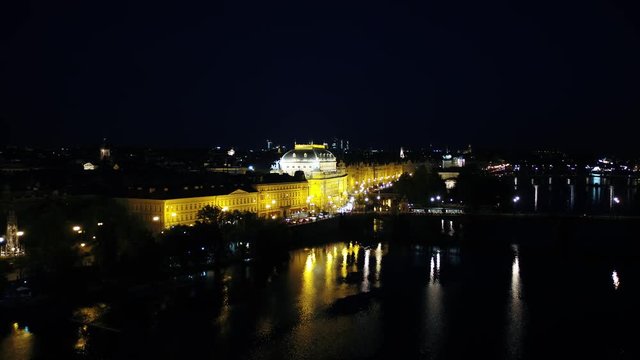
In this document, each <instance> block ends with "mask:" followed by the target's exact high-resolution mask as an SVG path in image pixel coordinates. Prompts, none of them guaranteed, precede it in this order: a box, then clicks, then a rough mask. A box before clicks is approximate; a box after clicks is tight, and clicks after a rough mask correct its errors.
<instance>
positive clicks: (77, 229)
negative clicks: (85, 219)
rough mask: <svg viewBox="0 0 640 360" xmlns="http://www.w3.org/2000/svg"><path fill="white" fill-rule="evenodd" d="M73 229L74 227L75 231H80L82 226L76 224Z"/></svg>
mask: <svg viewBox="0 0 640 360" xmlns="http://www.w3.org/2000/svg"><path fill="white" fill-rule="evenodd" d="M71 229H72V230H73V231H76V232H78V231H80V229H82V228H81V227H80V226H78V225H75V226H74V227H72V228H71Z"/></svg>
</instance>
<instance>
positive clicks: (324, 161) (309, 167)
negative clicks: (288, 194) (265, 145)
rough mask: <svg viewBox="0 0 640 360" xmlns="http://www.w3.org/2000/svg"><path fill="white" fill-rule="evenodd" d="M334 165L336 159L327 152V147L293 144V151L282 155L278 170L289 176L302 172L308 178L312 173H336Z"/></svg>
mask: <svg viewBox="0 0 640 360" xmlns="http://www.w3.org/2000/svg"><path fill="white" fill-rule="evenodd" d="M336 163H337V160H336V157H335V156H334V155H333V154H332V153H331V152H330V151H329V150H327V145H318V144H295V147H294V149H293V150H289V151H287V152H286V153H285V154H284V155H282V158H281V159H280V166H279V169H280V170H281V171H282V172H284V173H287V174H289V175H291V176H294V175H295V172H296V171H303V172H304V176H305V177H306V178H309V177H311V176H312V175H313V174H314V173H331V172H336V170H337V167H336Z"/></svg>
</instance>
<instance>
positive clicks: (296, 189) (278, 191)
mask: <svg viewBox="0 0 640 360" xmlns="http://www.w3.org/2000/svg"><path fill="white" fill-rule="evenodd" d="M255 188H256V190H257V196H256V198H257V202H258V207H257V213H258V216H259V217H270V218H274V217H276V218H279V217H288V216H290V215H291V214H293V213H296V212H299V211H303V210H306V207H307V202H306V201H307V198H308V196H309V183H307V182H306V181H294V182H284V183H265V184H256V185H255Z"/></svg>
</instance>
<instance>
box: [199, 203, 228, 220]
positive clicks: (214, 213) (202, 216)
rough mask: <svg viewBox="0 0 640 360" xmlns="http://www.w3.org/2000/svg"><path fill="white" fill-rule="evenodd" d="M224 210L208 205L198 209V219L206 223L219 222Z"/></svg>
mask: <svg viewBox="0 0 640 360" xmlns="http://www.w3.org/2000/svg"><path fill="white" fill-rule="evenodd" d="M222 213H223V211H222V210H220V208H219V207H217V206H211V205H207V206H205V207H203V208H202V209H200V210H198V214H197V217H196V218H197V220H198V221H199V222H201V223H204V224H218V223H219V221H220V217H221V215H222Z"/></svg>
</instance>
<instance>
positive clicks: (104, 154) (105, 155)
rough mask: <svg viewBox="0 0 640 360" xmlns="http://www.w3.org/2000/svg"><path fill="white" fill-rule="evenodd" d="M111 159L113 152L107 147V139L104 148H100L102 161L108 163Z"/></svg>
mask: <svg viewBox="0 0 640 360" xmlns="http://www.w3.org/2000/svg"><path fill="white" fill-rule="evenodd" d="M110 159H111V150H110V149H109V147H108V146H107V139H103V140H102V146H100V160H101V161H107V160H110Z"/></svg>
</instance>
